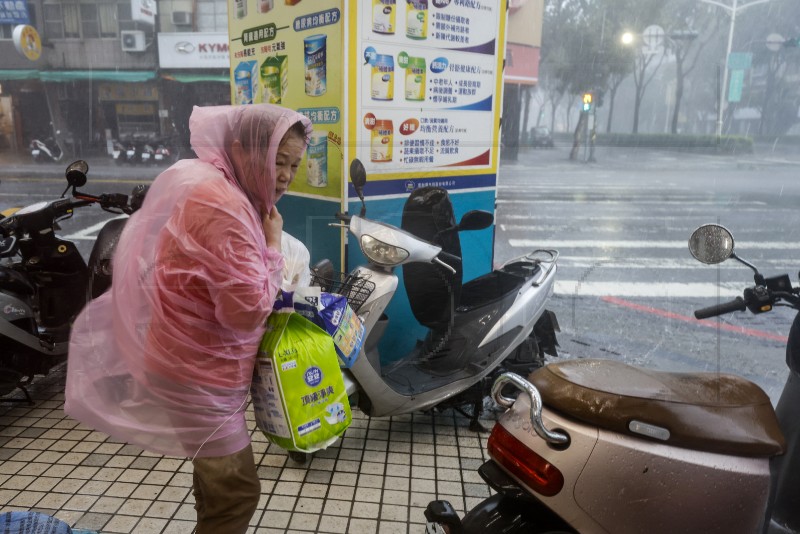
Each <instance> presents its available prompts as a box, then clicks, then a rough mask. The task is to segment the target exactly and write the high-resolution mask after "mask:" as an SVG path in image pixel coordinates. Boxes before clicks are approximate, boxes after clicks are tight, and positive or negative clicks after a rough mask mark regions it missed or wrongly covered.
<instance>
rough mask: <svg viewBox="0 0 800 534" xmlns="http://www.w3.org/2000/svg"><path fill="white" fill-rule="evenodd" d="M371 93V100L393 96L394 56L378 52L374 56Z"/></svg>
mask: <svg viewBox="0 0 800 534" xmlns="http://www.w3.org/2000/svg"><path fill="white" fill-rule="evenodd" d="M371 94H372V99H373V100H392V99H393V98H394V58H393V57H392V56H390V55H388V54H378V55H377V56H376V57H375V64H374V65H373V66H372V90H371Z"/></svg>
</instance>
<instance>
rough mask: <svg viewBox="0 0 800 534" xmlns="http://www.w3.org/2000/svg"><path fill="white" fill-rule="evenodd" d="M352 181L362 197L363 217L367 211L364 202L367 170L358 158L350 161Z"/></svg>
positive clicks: (359, 196) (357, 192)
mask: <svg viewBox="0 0 800 534" xmlns="http://www.w3.org/2000/svg"><path fill="white" fill-rule="evenodd" d="M350 182H351V183H352V184H353V188H354V189H355V190H356V194H357V195H358V198H360V199H361V216H362V217H363V216H364V214H365V213H366V211H367V205H366V204H365V203H364V185H366V183H367V170H366V169H365V168H364V164H363V163H361V160H360V159H358V158H356V159H354V160H353V161H351V162H350Z"/></svg>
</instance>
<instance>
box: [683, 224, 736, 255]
mask: <svg viewBox="0 0 800 534" xmlns="http://www.w3.org/2000/svg"><path fill="white" fill-rule="evenodd" d="M689 252H690V253H691V254H692V256H694V258H695V259H696V260H697V261H699V262H702V263H707V264H710V265H714V264H717V263H722V262H723V261H725V260H727V259H728V258H730V257H731V256H733V255H734V254H733V235H732V234H731V233H730V232H729V231H728V229H727V228H725V227H724V226H721V225H719V224H704V225H703V226H701V227H700V228H698V229H697V230H695V231H694V232H692V235H691V237H689Z"/></svg>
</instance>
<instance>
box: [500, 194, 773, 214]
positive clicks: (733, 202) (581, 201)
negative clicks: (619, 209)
mask: <svg viewBox="0 0 800 534" xmlns="http://www.w3.org/2000/svg"><path fill="white" fill-rule="evenodd" d="M495 202H496V203H497V204H520V205H524V206H528V207H529V208H534V207H535V206H537V205H541V204H574V205H575V206H576V207H577V206H580V205H585V204H625V205H628V206H631V207H636V206H637V205H640V204H659V205H663V206H669V209H670V210H675V209H676V208H675V206H672V204H679V205H680V206H679V208H680V209H683V210H692V211H696V209H697V208H696V206H720V207H722V206H736V209H741V206H766V205H767V202H762V201H760V200H746V201H745V200H741V199H730V200H690V199H688V198H687V199H681V198H675V199H661V198H654V199H653V200H643V199H640V198H639V197H636V199H635V200H632V199H627V198H621V199H603V198H592V197H589V196H585V197H581V198H565V199H560V200H556V199H532V198H523V199H502V198H499V199H497V200H496V201H495ZM531 205H533V206H531Z"/></svg>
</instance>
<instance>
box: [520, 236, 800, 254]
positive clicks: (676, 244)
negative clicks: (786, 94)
mask: <svg viewBox="0 0 800 534" xmlns="http://www.w3.org/2000/svg"><path fill="white" fill-rule="evenodd" d="M508 244H509V245H510V246H512V247H514V248H526V249H531V250H532V249H537V248H548V249H550V248H554V249H556V250H562V251H563V250H566V249H573V248H593V249H610V248H625V249H627V248H659V249H667V248H672V249H688V248H689V240H688V239H687V240H685V241H655V240H653V241H636V240H630V241H599V240H592V241H589V240H572V241H556V240H547V239H543V240H535V239H509V240H508ZM736 245H737V250H738V249H741V250H797V249H798V248H800V243H792V242H788V241H752V242H751V241H743V242H737V243H736Z"/></svg>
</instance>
